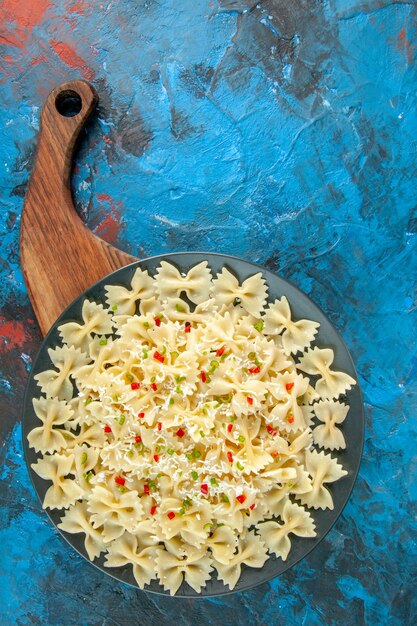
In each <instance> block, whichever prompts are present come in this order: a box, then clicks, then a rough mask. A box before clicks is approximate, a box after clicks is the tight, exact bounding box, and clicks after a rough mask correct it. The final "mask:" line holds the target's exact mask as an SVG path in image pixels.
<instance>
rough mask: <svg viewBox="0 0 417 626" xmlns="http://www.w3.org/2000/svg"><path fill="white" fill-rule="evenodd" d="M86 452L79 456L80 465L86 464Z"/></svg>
mask: <svg viewBox="0 0 417 626" xmlns="http://www.w3.org/2000/svg"><path fill="white" fill-rule="evenodd" d="M87 458H88V457H87V452H83V453H82V455H81V465H85V464H86V463H87Z"/></svg>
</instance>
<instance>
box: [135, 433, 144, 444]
mask: <svg viewBox="0 0 417 626" xmlns="http://www.w3.org/2000/svg"><path fill="white" fill-rule="evenodd" d="M135 441H136V443H142V437H141V436H140V435H138V436H137V437H135Z"/></svg>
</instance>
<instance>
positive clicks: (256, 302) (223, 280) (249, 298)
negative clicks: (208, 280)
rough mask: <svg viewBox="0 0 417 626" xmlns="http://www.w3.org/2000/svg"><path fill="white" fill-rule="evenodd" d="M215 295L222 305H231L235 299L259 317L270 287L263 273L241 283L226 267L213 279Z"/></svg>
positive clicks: (250, 312)
mask: <svg viewBox="0 0 417 626" xmlns="http://www.w3.org/2000/svg"><path fill="white" fill-rule="evenodd" d="M212 293H213V296H214V298H215V300H216V302H217V303H218V304H220V305H222V304H224V305H226V306H229V305H231V304H233V303H234V302H235V301H238V302H239V304H240V305H241V306H242V307H243V308H244V309H245V310H246V311H247V312H248V313H249V314H250V315H253V316H254V317H259V316H260V314H261V312H262V311H263V309H264V306H265V304H266V297H267V293H268V288H267V286H266V281H265V279H264V278H263V277H262V274H261V273H260V272H259V273H258V274H254V275H253V276H249V278H247V279H246V280H244V281H243V283H242V284H241V285H240V284H239V281H238V280H237V278H236V277H235V276H234V275H233V274H232V273H231V272H229V270H228V269H227V268H226V267H224V268H223V269H222V271H221V272H220V273H219V274H217V277H216V278H215V279H214V280H213V288H212Z"/></svg>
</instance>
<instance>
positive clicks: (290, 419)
mask: <svg viewBox="0 0 417 626" xmlns="http://www.w3.org/2000/svg"><path fill="white" fill-rule="evenodd" d="M287 422H288V423H289V424H292V423H293V422H294V415H289V416H288V417H287Z"/></svg>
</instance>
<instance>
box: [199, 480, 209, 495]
mask: <svg viewBox="0 0 417 626" xmlns="http://www.w3.org/2000/svg"><path fill="white" fill-rule="evenodd" d="M200 489H201V493H204V495H207V494H208V485H206V484H205V483H203V484H202V485H201V487H200Z"/></svg>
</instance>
